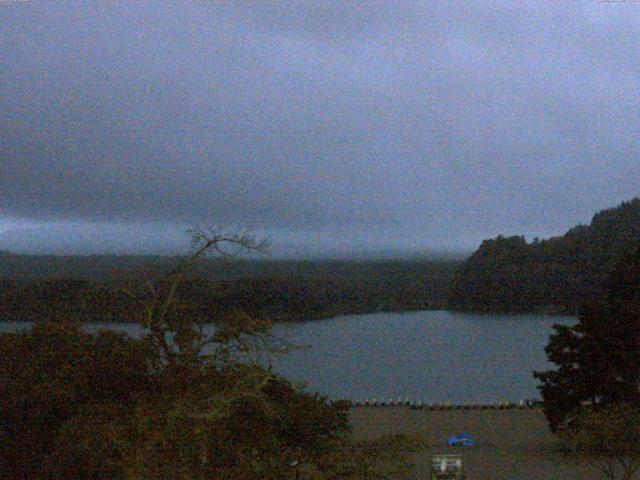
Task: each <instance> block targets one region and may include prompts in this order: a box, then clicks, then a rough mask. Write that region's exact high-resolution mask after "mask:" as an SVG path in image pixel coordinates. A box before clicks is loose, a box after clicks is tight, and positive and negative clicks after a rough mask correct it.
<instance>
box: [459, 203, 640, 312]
mask: <svg viewBox="0 0 640 480" xmlns="http://www.w3.org/2000/svg"><path fill="white" fill-rule="evenodd" d="M639 245H640V198H634V199H632V200H630V201H628V202H623V203H622V204H620V205H618V206H617V207H615V208H610V209H606V210H602V211H601V212H598V213H596V214H595V215H594V217H593V219H592V220H591V223H590V224H589V225H578V226H576V227H574V228H572V229H570V230H569V231H568V232H567V233H566V234H564V235H563V236H560V237H553V238H550V239H547V240H542V241H538V240H535V241H534V242H532V243H527V242H526V240H525V239H524V237H523V236H513V237H503V236H498V237H497V238H495V239H492V240H485V241H484V242H482V244H481V245H480V247H479V248H478V250H476V251H475V252H474V253H473V254H472V255H471V256H470V257H469V258H468V259H467V261H466V262H464V264H463V265H462V266H461V267H460V268H459V269H458V271H457V272H456V274H455V275H454V278H453V281H452V285H451V289H450V294H449V305H450V307H451V308H452V309H455V310H462V311H475V312H504V313H520V312H545V313H560V314H571V315H572V314H576V313H577V312H578V310H579V308H580V305H581V303H582V302H584V301H587V300H588V299H590V298H592V297H594V296H595V295H597V294H599V293H602V291H603V289H604V285H605V283H606V281H607V277H608V275H609V273H610V272H611V271H612V270H613V269H614V268H615V267H616V265H617V263H618V262H619V261H620V260H621V259H622V258H624V257H625V256H627V255H630V254H631V252H634V251H635V250H636V249H637V248H638V246H639Z"/></svg>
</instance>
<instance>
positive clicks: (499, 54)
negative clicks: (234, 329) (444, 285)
mask: <svg viewBox="0 0 640 480" xmlns="http://www.w3.org/2000/svg"><path fill="white" fill-rule="evenodd" d="M0 67H1V68H0V195H1V202H0V248H2V244H3V242H4V245H5V247H6V246H8V247H10V248H11V249H13V250H23V251H48V252H55V253H70V252H71V251H78V252H82V253H86V252H89V251H132V252H133V251H137V252H139V251H152V250H157V251H160V250H162V251H165V250H171V249H172V248H179V247H181V246H182V245H183V244H184V245H185V246H186V245H187V244H188V243H187V241H186V240H185V237H184V236H183V234H182V233H181V232H182V231H183V230H184V229H185V227H186V226H188V225H191V224H194V223H198V222H204V221H214V222H216V223H217V224H219V225H225V226H229V227H230V228H237V227H239V226H252V227H254V228H256V229H257V230H258V232H262V233H264V234H266V235H268V236H269V237H271V238H272V241H273V244H274V246H273V250H274V252H273V253H274V254H275V255H285V254H300V255H305V254H318V253H322V252H336V251H340V252H343V253H345V252H346V253H347V254H348V253H358V252H362V251H369V250H370V251H373V250H377V249H395V250H418V249H423V248H433V247H439V248H442V247H447V248H449V249H456V248H474V247H476V246H477V244H478V243H479V242H480V241H481V240H482V239H483V238H488V237H494V236H496V235H497V234H500V233H502V234H516V233H522V234H525V235H527V236H528V237H529V238H530V237H531V236H533V235H538V236H540V237H546V236H549V235H556V234H561V233H563V232H564V231H566V230H567V229H568V228H569V227H571V226H572V225H574V224H576V223H580V222H582V223H588V222H589V221H590V219H591V216H592V215H593V214H594V213H595V212H596V211H598V210H600V209H602V208H606V207H611V206H614V205H616V204H617V203H619V202H621V201H623V200H628V199H630V198H632V197H634V196H637V195H638V194H640V155H639V153H640V152H639V147H640V135H639V132H640V3H633V2H630V3H606V2H601V1H596V0H593V1H587V0H581V1H577V0H562V1H557V0H550V1H540V0H536V1H534V2H525V1H521V0H518V1H513V0H510V1H497V0H496V1H487V2H479V1H471V0H466V1H460V2H456V1H451V0H447V1H441V2H438V1H433V0H429V1H422V2H401V1H395V0H394V1H384V2H382V1H381V2H364V1H363V2H348V1H346V0H337V1H335V2H329V1H314V2H311V1H303V0H296V1H291V2H284V1H283V2H277V1H269V2H266V1H265V2H244V1H237V2H236V1H224V2H222V1H206V0H202V1H196V2H190V1H171V2H169V1H158V0H150V1H135V2H134V1H127V0H122V1H113V2H112V1H109V2H107V1H75V2H67V1H63V0H55V1H53V0H49V1H40V0H23V1H20V0H13V1H12V0H0Z"/></svg>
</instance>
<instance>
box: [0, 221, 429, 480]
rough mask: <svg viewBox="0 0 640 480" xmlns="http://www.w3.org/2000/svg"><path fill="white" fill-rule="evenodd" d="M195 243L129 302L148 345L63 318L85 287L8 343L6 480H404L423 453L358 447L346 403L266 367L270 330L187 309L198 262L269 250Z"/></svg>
mask: <svg viewBox="0 0 640 480" xmlns="http://www.w3.org/2000/svg"><path fill="white" fill-rule="evenodd" d="M195 239H196V240H198V242H197V243H198V244H197V247H196V251H195V253H194V254H193V255H192V256H191V257H189V258H187V259H186V260H185V261H184V262H183V263H181V264H179V265H178V266H177V268H175V269H173V270H172V271H170V272H168V273H164V274H162V275H161V276H160V277H159V278H157V279H155V280H150V281H149V283H148V285H147V287H148V293H147V295H146V296H143V297H138V296H137V293H139V292H133V291H130V290H128V289H126V288H124V289H123V291H122V294H123V295H124V296H125V297H126V298H131V303H130V305H131V306H132V308H131V309H128V310H127V311H126V314H127V315H129V316H130V317H131V318H133V319H135V320H136V321H139V322H140V323H141V324H142V326H143V327H144V328H145V333H144V335H143V336H142V337H141V338H130V337H127V336H124V335H119V334H115V333H113V332H106V331H104V332H99V333H97V334H90V333H87V332H85V331H84V330H83V329H82V327H81V325H80V323H78V322H77V321H75V320H77V319H79V318H80V319H81V318H82V317H78V316H77V314H78V311H77V310H74V309H73V308H67V306H68V305H73V304H75V303H79V304H82V305H88V304H89V303H90V302H91V301H92V297H90V298H89V299H86V298H85V295H91V289H88V290H87V289H85V284H84V283H82V282H79V283H75V284H72V285H71V286H73V287H75V288H69V289H65V288H64V287H63V286H61V287H60V289H59V290H58V291H57V292H59V295H58V297H56V298H60V297H64V298H68V299H71V300H70V301H66V302H62V303H60V304H56V305H57V306H60V309H59V316H60V318H57V317H56V313H55V312H56V310H51V311H50V314H49V315H48V317H49V318H48V319H46V320H42V321H39V322H37V323H36V324H35V325H34V326H33V327H32V328H31V329H30V330H27V331H23V332H18V333H5V334H2V335H0V358H2V362H0V465H1V466H2V468H0V479H7V480H18V479H31V478H40V479H51V480H54V479H55V480H58V479H59V480H62V479H68V478H73V479H87V480H89V479H92V480H93V479H104V480H129V479H131V480H133V479H136V480H143V479H148V480H152V479H153V480H160V479H167V478H176V479H177V478H180V479H185V480H187V479H189V480H190V479H193V480H196V479H204V478H211V479H213V478H215V479H246V480H249V479H255V478H260V479H264V480H270V479H273V480H275V479H288V478H294V476H295V477H298V476H299V475H300V474H302V475H304V476H303V477H302V478H305V479H331V480H337V479H348V478H365V477H366V478H370V479H373V478H380V479H382V478H389V474H391V473H392V472H399V471H401V470H402V468H401V467H403V466H404V465H406V462H405V459H406V456H407V454H408V452H410V451H411V449H412V448H413V447H414V446H415V445H416V444H415V442H411V441H407V442H404V441H403V442H394V443H388V442H386V441H385V440H384V439H382V440H378V441H377V442H358V441H355V440H353V439H352V438H351V436H350V432H349V425H348V415H347V413H348V406H349V405H348V403H347V402H340V401H339V402H332V401H328V400H327V399H326V398H323V397H320V396H319V395H317V394H311V393H307V392H305V391H303V390H301V389H300V388H296V387H293V386H292V385H291V384H290V383H289V382H288V381H287V380H286V379H284V378H282V377H280V376H278V375H276V374H274V373H273V372H272V371H271V370H270V369H267V368H265V367H264V366H263V365H262V364H261V363H260V362H258V361H257V360H256V359H257V358H258V355H273V354H277V353H283V352H285V351H286V345H285V344H282V343H281V342H278V340H277V339H275V338H274V337H273V336H272V335H271V334H270V329H269V327H270V322H269V321H268V320H263V319H257V318H255V317H252V316H250V315H247V314H246V313H243V312H234V313H229V314H220V313H219V312H217V311H212V310H208V309H207V310H203V311H201V310H199V309H198V308H195V309H193V308H191V307H190V304H189V301H188V300H189V299H188V298H184V297H183V296H182V293H183V292H184V291H183V290H181V286H183V285H184V282H185V279H186V276H187V275H186V274H187V271H188V270H189V269H190V268H191V266H192V264H193V262H194V261H195V260H197V259H198V258H199V257H200V256H202V255H203V254H205V253H207V252H208V251H210V250H214V249H215V250H216V251H219V248H218V247H220V244H221V243H223V242H226V243H232V244H234V245H236V246H240V247H242V248H244V249H247V250H251V251H258V252H259V251H261V249H262V245H263V244H262V243H260V242H256V241H254V240H253V238H252V237H250V236H242V235H239V236H238V235H234V236H225V235H222V234H219V233H218V232H217V231H204V232H202V233H201V232H196V235H195ZM47 291H51V290H47V289H45V292H47ZM187 291H188V290H187ZM205 323H207V324H210V323H213V324H214V325H215V329H214V330H213V332H211V333H205V331H204V329H203V328H202V327H203V325H204V324H205ZM404 478H407V476H406V475H405V476H404Z"/></svg>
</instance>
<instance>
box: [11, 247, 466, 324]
mask: <svg viewBox="0 0 640 480" xmlns="http://www.w3.org/2000/svg"><path fill="white" fill-rule="evenodd" d="M178 261H179V258H175V257H174V258H170V257H155V258H154V257H117V256H104V257H99V256H96V257H55V256H49V257H47V256H22V255H11V254H5V255H0V319H2V320H33V319H41V318H45V317H51V316H59V315H62V314H68V315H70V316H73V317H74V318H85V319H87V320H102V321H114V322H123V321H124V322H126V321H135V320H136V319H135V318H134V316H135V315H133V314H132V312H135V311H136V307H135V305H136V303H138V302H139V301H141V300H145V295H146V294H147V292H148V289H147V279H151V280H153V278H154V277H157V276H158V274H159V273H160V272H163V271H167V270H168V269H171V268H174V267H175V266H176V265H177V262H178ZM459 265H460V261H456V260H402V261H401V260H398V261H395V260H393V261H392V260H380V261H347V260H318V261H230V262H222V261H217V260H205V261H202V262H199V263H197V264H196V265H195V266H194V269H193V270H194V272H193V275H191V277H190V278H189V279H187V281H186V282H185V283H184V284H183V285H182V286H181V289H182V291H181V292H180V293H181V298H183V299H184V301H185V308H189V309H191V310H196V311H200V312H202V316H203V317H204V316H206V315H205V311H207V312H209V313H211V312H216V313H219V314H220V315H223V314H226V313H230V312H236V311H242V312H246V313H249V314H251V315H254V316H258V317H261V318H268V319H271V320H276V321H277V320H290V321H296V320H310V319H319V318H328V317H332V316H336V315H341V314H349V313H369V312H376V311H402V310H424V309H441V308H446V301H447V289H448V287H449V284H450V281H451V277H452V275H453V273H454V272H455V269H456V268H457V267H458V266H459ZM127 290H129V291H131V292H132V293H134V295H133V296H131V295H129V294H127V293H126V291H127ZM147 300H148V299H147Z"/></svg>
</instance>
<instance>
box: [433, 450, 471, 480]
mask: <svg viewBox="0 0 640 480" xmlns="http://www.w3.org/2000/svg"><path fill="white" fill-rule="evenodd" d="M466 478H467V477H466V476H465V473H464V466H463V465H462V455H432V456H431V479H432V480H465V479H466Z"/></svg>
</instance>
